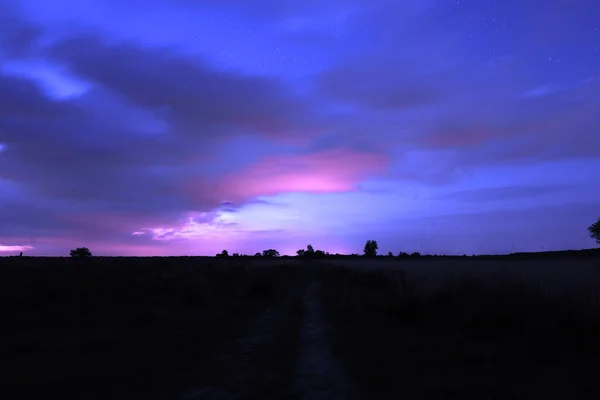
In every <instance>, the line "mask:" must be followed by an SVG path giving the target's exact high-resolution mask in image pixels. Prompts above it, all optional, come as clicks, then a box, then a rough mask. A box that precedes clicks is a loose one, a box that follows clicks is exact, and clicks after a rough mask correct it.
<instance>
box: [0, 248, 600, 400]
mask: <svg viewBox="0 0 600 400" xmlns="http://www.w3.org/2000/svg"><path fill="white" fill-rule="evenodd" d="M581 254H583V253H581ZM501 277H502V278H503V279H500V278H501ZM599 288H600V258H598V257H597V252H595V253H594V252H589V253H586V254H585V255H584V256H573V255H572V256H571V257H563V258H562V259H561V257H557V256H556V255H555V257H554V258H552V257H551V256H550V255H546V257H544V256H543V255H542V256H539V257H535V258H534V259H532V258H531V257H529V259H521V260H518V259H517V260H515V259H511V258H510V257H504V258H502V257H497V258H494V259H485V258H481V259H478V258H477V257H446V258H435V257H430V258H427V257H422V258H421V259H411V260H402V259H398V258H389V257H377V258H374V259H368V258H366V257H359V258H356V257H354V258H352V259H351V258H348V257H346V258H334V257H331V258H325V259H302V258H298V257H279V258H272V259H266V258H264V257H262V258H261V257H228V258H226V259H219V258H210V257H165V258H161V257H149V258H142V257H140V258H126V257H91V258H83V259H77V258H45V257H4V258H0V296H1V298H0V307H1V314H0V315H2V326H3V328H2V341H1V345H0V346H1V348H0V354H2V357H1V358H0V370H1V371H2V374H1V375H0V388H2V389H1V390H2V392H4V393H3V396H2V397H3V398H43V397H45V396H47V395H49V394H50V393H51V394H52V395H53V396H57V397H60V398H86V399H108V398H111V399H113V398H114V399H119V398H123V399H132V398H144V399H287V398H289V399H325V398H328V399H329V398H332V399H369V398H407V399H420V398H519V397H524V398H534V397H535V398H555V397H567V398H585V399H587V398H590V399H591V398H597V397H598V395H600V384H599V383H598V382H597V371H598V370H599V369H598V368H599V367H600V339H599V338H600V314H598V311H599V306H600V296H599V295H600V293H599ZM9 393H13V394H16V396H15V395H12V396H8V394H9Z"/></svg>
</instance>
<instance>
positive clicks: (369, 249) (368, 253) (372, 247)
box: [364, 240, 379, 257]
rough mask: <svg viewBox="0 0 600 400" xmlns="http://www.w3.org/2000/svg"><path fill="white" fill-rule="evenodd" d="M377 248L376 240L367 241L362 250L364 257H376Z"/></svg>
mask: <svg viewBox="0 0 600 400" xmlns="http://www.w3.org/2000/svg"><path fill="white" fill-rule="evenodd" d="M378 248H379V246H378V245H377V241H376V240H367V243H365V248H364V253H365V257H376V256H377V249H378Z"/></svg>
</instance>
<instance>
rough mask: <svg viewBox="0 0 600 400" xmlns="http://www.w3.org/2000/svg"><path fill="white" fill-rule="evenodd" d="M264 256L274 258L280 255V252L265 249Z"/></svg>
mask: <svg viewBox="0 0 600 400" xmlns="http://www.w3.org/2000/svg"><path fill="white" fill-rule="evenodd" d="M262 256H263V257H272V258H273V257H279V252H278V251H277V250H275V249H268V250H263V252H262Z"/></svg>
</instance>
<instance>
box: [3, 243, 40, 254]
mask: <svg viewBox="0 0 600 400" xmlns="http://www.w3.org/2000/svg"><path fill="white" fill-rule="evenodd" d="M31 249H33V247H31V246H4V245H1V244H0V253H4V252H13V251H27V250H31Z"/></svg>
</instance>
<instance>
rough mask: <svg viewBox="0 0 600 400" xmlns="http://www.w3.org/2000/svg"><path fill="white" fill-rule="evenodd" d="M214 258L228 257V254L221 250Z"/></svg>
mask: <svg viewBox="0 0 600 400" xmlns="http://www.w3.org/2000/svg"><path fill="white" fill-rule="evenodd" d="M215 257H219V258H224V257H229V253H228V252H227V250H223V251H222V252H220V253H219V254H217V255H216V256H215Z"/></svg>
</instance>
